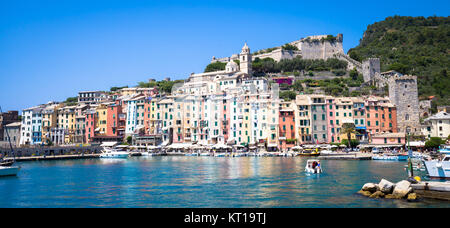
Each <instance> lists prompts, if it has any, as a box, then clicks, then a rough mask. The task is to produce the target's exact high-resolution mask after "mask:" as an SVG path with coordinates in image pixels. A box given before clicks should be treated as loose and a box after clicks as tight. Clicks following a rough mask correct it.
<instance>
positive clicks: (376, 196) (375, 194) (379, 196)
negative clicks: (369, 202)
mask: <svg viewBox="0 0 450 228" xmlns="http://www.w3.org/2000/svg"><path fill="white" fill-rule="evenodd" d="M369 197H370V198H383V197H384V193H383V192H381V191H376V192H374V193H373V194H372V195H370V196H369Z"/></svg>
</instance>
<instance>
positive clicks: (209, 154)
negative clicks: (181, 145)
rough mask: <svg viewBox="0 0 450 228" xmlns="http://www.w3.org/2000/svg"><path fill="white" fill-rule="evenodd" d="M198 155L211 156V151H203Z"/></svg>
mask: <svg viewBox="0 0 450 228" xmlns="http://www.w3.org/2000/svg"><path fill="white" fill-rule="evenodd" d="M200 156H211V153H209V152H203V153H200Z"/></svg>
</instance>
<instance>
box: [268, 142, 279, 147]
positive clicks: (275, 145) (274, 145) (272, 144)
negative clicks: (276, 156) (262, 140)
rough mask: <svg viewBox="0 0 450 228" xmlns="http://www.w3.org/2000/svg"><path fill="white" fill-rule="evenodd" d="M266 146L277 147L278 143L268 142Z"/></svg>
mask: <svg viewBox="0 0 450 228" xmlns="http://www.w3.org/2000/svg"><path fill="white" fill-rule="evenodd" d="M267 147H278V144H276V143H269V144H267Z"/></svg>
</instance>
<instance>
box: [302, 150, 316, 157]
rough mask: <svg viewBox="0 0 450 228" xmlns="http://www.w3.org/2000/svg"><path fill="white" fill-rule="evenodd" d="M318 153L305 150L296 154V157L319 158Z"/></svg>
mask: <svg viewBox="0 0 450 228" xmlns="http://www.w3.org/2000/svg"><path fill="white" fill-rule="evenodd" d="M319 155H320V152H319V151H317V150H311V149H305V150H303V151H301V152H300V153H298V156H319Z"/></svg>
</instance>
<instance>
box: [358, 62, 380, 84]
mask: <svg viewBox="0 0 450 228" xmlns="http://www.w3.org/2000/svg"><path fill="white" fill-rule="evenodd" d="M377 73H378V74H379V73H381V70H380V59H379V58H369V59H367V60H364V61H363V62H362V74H363V77H364V82H372V81H373V80H374V77H375V74H377Z"/></svg>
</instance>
